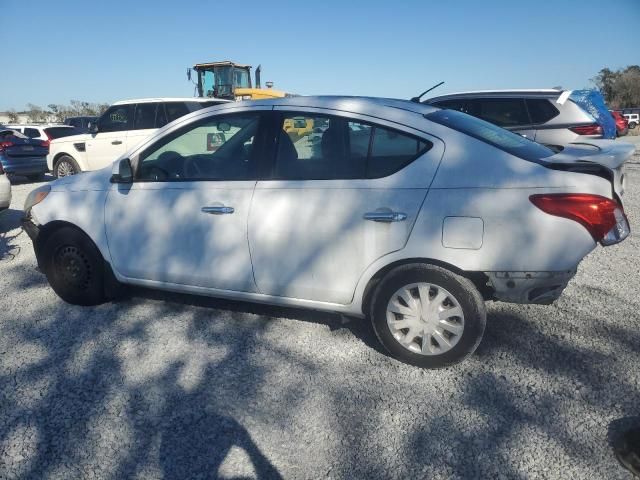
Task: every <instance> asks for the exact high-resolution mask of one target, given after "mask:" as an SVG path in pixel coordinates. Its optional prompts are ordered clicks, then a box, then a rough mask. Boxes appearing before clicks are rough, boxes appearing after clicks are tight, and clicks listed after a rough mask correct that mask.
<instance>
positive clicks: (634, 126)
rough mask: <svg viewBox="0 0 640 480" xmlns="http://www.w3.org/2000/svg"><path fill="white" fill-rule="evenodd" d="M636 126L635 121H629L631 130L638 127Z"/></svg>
mask: <svg viewBox="0 0 640 480" xmlns="http://www.w3.org/2000/svg"><path fill="white" fill-rule="evenodd" d="M636 127H637V124H636V123H635V122H630V123H629V128H630V129H631V130H633V129H634V128H636Z"/></svg>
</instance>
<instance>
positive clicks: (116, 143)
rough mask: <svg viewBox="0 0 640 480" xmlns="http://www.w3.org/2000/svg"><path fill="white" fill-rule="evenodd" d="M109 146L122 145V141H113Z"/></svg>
mask: <svg viewBox="0 0 640 480" xmlns="http://www.w3.org/2000/svg"><path fill="white" fill-rule="evenodd" d="M111 145H122V140H114V141H113V142H111Z"/></svg>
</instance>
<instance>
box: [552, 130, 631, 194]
mask: <svg viewBox="0 0 640 480" xmlns="http://www.w3.org/2000/svg"><path fill="white" fill-rule="evenodd" d="M634 153H635V146H634V145H633V144H630V143H624V142H616V141H614V140H585V141H582V142H579V143H570V144H568V145H566V146H565V147H564V148H563V149H562V151H560V152H558V153H556V154H555V155H552V156H551V157H547V158H543V159H542V163H543V164H544V165H545V166H547V167H549V168H553V169H557V170H565V171H571V172H579V173H588V174H592V175H598V176H601V177H603V178H607V179H608V180H609V181H610V182H611V186H612V189H613V192H612V193H613V194H614V195H617V197H618V199H619V200H620V201H622V195H623V194H624V187H625V183H626V182H625V175H624V173H625V172H624V170H625V165H624V164H625V162H626V161H627V160H629V158H631V157H632V156H633V154H634Z"/></svg>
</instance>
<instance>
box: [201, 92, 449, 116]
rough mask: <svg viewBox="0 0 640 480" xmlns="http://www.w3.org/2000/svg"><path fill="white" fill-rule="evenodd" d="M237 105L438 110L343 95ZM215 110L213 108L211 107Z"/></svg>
mask: <svg viewBox="0 0 640 480" xmlns="http://www.w3.org/2000/svg"><path fill="white" fill-rule="evenodd" d="M235 103H236V104H237V105H239V106H240V105H242V106H246V105H250V104H255V105H271V106H274V107H301V108H326V109H332V110H341V111H348V112H353V113H362V114H365V115H366V114H368V113H370V112H371V109H372V108H380V107H387V108H393V109H399V110H405V111H408V112H413V113H419V114H423V115H424V114H427V113H431V112H435V111H436V110H438V108H436V107H433V106H431V105H425V104H423V103H417V102H412V101H410V100H403V99H398V98H381V97H356V96H345V95H314V96H304V95H300V96H294V97H284V98H270V99H265V100H245V101H242V102H235ZM213 108H215V107H213Z"/></svg>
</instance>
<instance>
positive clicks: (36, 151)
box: [0, 129, 49, 181]
mask: <svg viewBox="0 0 640 480" xmlns="http://www.w3.org/2000/svg"><path fill="white" fill-rule="evenodd" d="M47 143H48V142H47V141H43V140H36V139H33V138H29V137H27V136H25V135H23V134H21V133H20V132H16V131H15V130H9V129H2V130H0V164H2V169H3V170H4V171H5V173H7V174H8V175H12V176H13V175H22V176H25V177H27V178H28V179H29V180H32V181H33V180H38V179H40V178H41V177H42V176H43V175H44V174H45V173H46V172H47V154H48V153H49V146H48V144H47Z"/></svg>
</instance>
